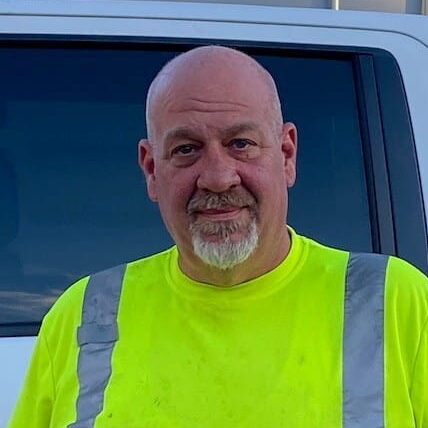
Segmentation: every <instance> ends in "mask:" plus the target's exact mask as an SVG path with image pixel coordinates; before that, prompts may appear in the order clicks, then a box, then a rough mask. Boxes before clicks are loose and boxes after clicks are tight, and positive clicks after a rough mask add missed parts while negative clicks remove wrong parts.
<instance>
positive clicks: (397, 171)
mask: <svg viewBox="0 0 428 428" xmlns="http://www.w3.org/2000/svg"><path fill="white" fill-rule="evenodd" d="M206 44H222V45H226V46H231V47H235V48H238V49H240V50H242V51H244V52H246V53H248V54H250V55H266V54H267V55H272V56H275V55H278V54H279V55H284V54H285V55H287V56H297V57H316V58H334V59H346V60H350V61H351V63H352V67H353V72H354V77H355V90H356V99H357V108H358V113H359V118H358V119H359V124H360V129H361V140H362V152H363V163H364V169H365V174H366V177H365V178H366V184H367V197H368V206H369V218H370V228H371V236H372V244H373V252H379V253H385V254H392V255H397V256H399V257H403V258H405V259H407V260H408V261H410V262H411V263H413V264H415V265H417V266H418V267H419V268H420V269H422V270H423V271H424V272H426V273H428V261H427V254H428V245H427V227H426V219H425V210H424V205H423V198H422V187H421V181H420V177H419V168H418V162H417V156H416V147H415V140H414V136H413V131H412V125H411V119H410V114H409V109H408V103H407V98H406V94H405V90H404V86H403V81H402V78H401V73H400V69H399V66H398V63H397V61H396V60H395V58H394V57H393V55H392V54H391V53H389V52H387V51H385V50H383V49H377V48H363V47H354V46H329V45H307V44H291V43H276V42H275V43H270V42H251V41H245V42H243V41H235V40H208V39H203V40H202V39H182V38H174V39H171V38H151V37H129V36H117V37H116V36H58V35H16V34H13V35H4V34H3V35H1V36H0V48H2V47H7V48H11V47H16V48H19V47H25V48H30V47H35V48H43V47H44V48H49V47H56V48H72V49H82V48H84V49H122V48H126V49H136V50H139V49H141V48H143V49H145V50H153V51H159V50H166V49H170V50H171V49H174V50H177V51H178V52H180V51H183V52H184V51H186V50H188V49H191V48H193V47H196V46H201V45H206ZM403 147H404V148H405V149H406V150H403ZM421 231H423V233H421ZM40 325H41V322H34V323H10V324H2V325H0V337H4V336H32V335H36V334H37V333H38V330H39V328H40Z"/></svg>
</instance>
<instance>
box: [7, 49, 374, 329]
mask: <svg viewBox="0 0 428 428" xmlns="http://www.w3.org/2000/svg"><path fill="white" fill-rule="evenodd" d="M174 55H175V52H172V51H161V50H143V49H142V48H141V49H136V48H135V47H134V48H132V49H131V48H129V49H126V48H122V49H120V50H119V49H113V48H107V47H105V45H103V48H102V49H100V48H96V47H94V48H93V49H89V48H88V49H72V48H65V47H64V48H52V47H50V48H45V47H38V48H34V47H26V48H23V47H20V48H18V47H15V48H3V49H1V50H0V63H1V64H2V67H1V68H0V82H1V83H0V85H1V90H0V182H1V187H0V206H1V210H0V227H1V229H0V323H3V324H5V323H22V322H38V321H40V319H41V317H42V316H43V314H44V313H45V312H46V311H47V310H48V308H49V307H50V305H51V304H52V302H53V301H54V300H55V298H56V297H57V296H58V294H60V293H61V292H62V291H63V290H64V289H65V288H66V287H67V286H68V285H70V284H71V283H72V282H74V281H75V280H77V279H78V278H80V277H82V276H84V275H86V274H88V273H90V272H94V271H97V270H100V269H103V268H106V267H108V266H112V265H115V264H118V263H121V262H123V261H130V260H133V259H137V258H139V257H142V256H145V255H148V254H151V253H153V252H157V251H159V250H162V249H164V248H166V247H167V246H169V245H170V244H171V239H170V238H169V236H168V234H167V232H166V231H165V228H164V226H163V224H162V221H161V219H160V215H159V212H158V209H157V207H156V206H155V205H154V204H152V203H151V202H150V201H149V200H148V198H147V196H146V191H145V184H144V180H143V177H142V174H141V173H140V171H139V168H138V164H137V161H136V145H137V141H138V140H139V138H140V137H141V136H144V135H145V125H144V103H145V93H146V91H147V88H148V85H149V83H150V81H151V80H152V78H153V77H154V75H155V73H156V72H157V71H158V70H159V69H160V67H161V65H162V64H164V63H165V61H167V60H168V59H170V58H172V57H173V56H174ZM257 59H258V60H260V62H261V63H263V64H264V65H265V66H266V67H267V68H268V69H269V70H270V71H271V72H272V74H273V75H274V77H275V79H276V80H277V82H278V85H279V89H280V92H281V98H282V101H283V103H284V106H285V113H286V117H287V120H292V121H294V122H295V123H296V124H297V126H298V128H299V131H300V139H299V161H298V162H299V164H298V181H297V184H296V186H295V188H294V189H293V190H292V193H291V201H290V223H291V224H292V225H293V226H294V227H295V228H296V229H297V231H298V232H300V233H303V234H306V235H309V236H312V237H314V238H316V239H319V240H321V241H322V242H324V243H327V244H330V245H335V246H340V247H344V248H349V249H353V250H366V251H370V250H371V249H372V244H371V231H370V222H369V211H368V203H367V197H366V193H367V189H366V182H365V177H364V167H363V157H362V148H361V138H360V129H359V119H358V111H357V102H356V94H355V87H354V75H353V69H352V64H351V61H350V60H346V59H337V58H327V57H323V58H315V57H290V56H288V57H287V55H286V54H284V55H282V56H269V55H265V56H259V57H258V58H257ZM350 225H351V227H350Z"/></svg>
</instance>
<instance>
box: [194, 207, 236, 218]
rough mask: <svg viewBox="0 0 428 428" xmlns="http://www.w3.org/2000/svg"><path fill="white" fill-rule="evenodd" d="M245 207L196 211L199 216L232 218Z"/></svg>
mask: <svg viewBox="0 0 428 428" xmlns="http://www.w3.org/2000/svg"><path fill="white" fill-rule="evenodd" d="M243 209H244V207H222V208H218V209H206V210H198V211H196V213H195V214H196V215H197V216H201V217H205V218H207V219H210V220H231V219H234V218H236V217H238V216H239V214H240V213H241V211H242V210H243Z"/></svg>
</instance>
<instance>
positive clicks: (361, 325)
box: [343, 254, 388, 428]
mask: <svg viewBox="0 0 428 428" xmlns="http://www.w3.org/2000/svg"><path fill="white" fill-rule="evenodd" d="M387 264H388V256H383V255H379V254H351V255H350V258H349V263H348V271H347V278H346V289H345V319H344V337H343V426H344V428H368V427H370V428H382V427H384V364H383V363H384V355H383V353H384V340H383V335H384V333H383V324H384V320H383V313H384V311H383V307H384V288H385V274H386V266H387Z"/></svg>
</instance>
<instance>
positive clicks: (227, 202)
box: [187, 189, 257, 214]
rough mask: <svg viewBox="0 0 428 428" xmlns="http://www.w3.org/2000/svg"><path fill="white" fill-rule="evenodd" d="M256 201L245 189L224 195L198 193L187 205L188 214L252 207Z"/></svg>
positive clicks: (230, 191) (224, 193)
mask: <svg viewBox="0 0 428 428" xmlns="http://www.w3.org/2000/svg"><path fill="white" fill-rule="evenodd" d="M256 203H257V202H256V199H255V198H254V196H252V195H251V194H250V193H249V192H248V191H246V190H244V189H234V190H229V191H227V192H222V193H214V192H207V191H203V192H197V193H196V194H195V195H194V196H193V197H192V198H191V199H190V201H189V202H188V204H187V213H188V214H193V213H195V212H197V211H202V210H212V209H222V208H226V207H237V208H242V207H246V206H249V207H252V206H255V205H256Z"/></svg>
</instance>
